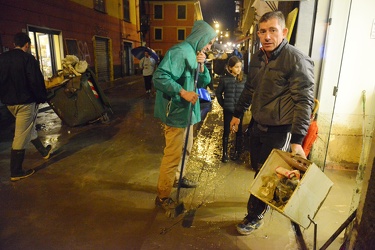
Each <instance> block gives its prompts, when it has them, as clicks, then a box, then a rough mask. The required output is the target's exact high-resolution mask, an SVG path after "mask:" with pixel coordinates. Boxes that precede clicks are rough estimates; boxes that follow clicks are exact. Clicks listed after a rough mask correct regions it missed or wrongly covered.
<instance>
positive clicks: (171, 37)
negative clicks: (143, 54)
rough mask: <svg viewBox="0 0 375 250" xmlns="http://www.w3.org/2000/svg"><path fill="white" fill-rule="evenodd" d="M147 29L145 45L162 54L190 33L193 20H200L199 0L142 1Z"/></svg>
mask: <svg viewBox="0 0 375 250" xmlns="http://www.w3.org/2000/svg"><path fill="white" fill-rule="evenodd" d="M144 2H145V4H144V8H145V10H144V11H145V12H144V13H145V15H146V17H147V18H148V22H149V30H148V33H147V34H146V35H145V37H144V42H145V44H146V46H148V47H150V48H152V49H154V50H155V51H156V52H157V53H158V54H159V55H161V56H163V55H164V54H165V53H166V52H167V50H168V49H169V48H171V47H172V46H173V45H175V44H177V43H180V42H182V41H184V40H185V38H186V37H187V36H188V35H189V34H190V32H191V29H192V28H193V25H194V21H196V20H202V19H203V17H202V13H201V8H200V4H199V1H194V0H185V1H184V0H180V1H173V0H169V1H152V0H149V1H144Z"/></svg>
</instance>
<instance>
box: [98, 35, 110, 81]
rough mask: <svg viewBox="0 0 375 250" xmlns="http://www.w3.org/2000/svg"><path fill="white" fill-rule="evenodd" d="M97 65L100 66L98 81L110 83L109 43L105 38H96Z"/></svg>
mask: <svg viewBox="0 0 375 250" xmlns="http://www.w3.org/2000/svg"><path fill="white" fill-rule="evenodd" d="M95 52H96V63H97V65H98V67H97V69H98V81H99V82H108V81H109V74H110V71H109V65H110V64H109V42H108V39H105V38H99V37H97V38H96V48H95Z"/></svg>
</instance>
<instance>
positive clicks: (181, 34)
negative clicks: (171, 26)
mask: <svg viewBox="0 0 375 250" xmlns="http://www.w3.org/2000/svg"><path fill="white" fill-rule="evenodd" d="M177 40H179V41H183V40H185V30H184V29H178V30H177Z"/></svg>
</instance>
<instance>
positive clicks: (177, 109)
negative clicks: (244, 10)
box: [153, 21, 216, 128]
mask: <svg viewBox="0 0 375 250" xmlns="http://www.w3.org/2000/svg"><path fill="white" fill-rule="evenodd" d="M215 37H216V32H215V30H214V29H213V28H212V27H211V26H210V25H209V24H208V23H206V22H204V21H196V22H194V26H193V28H192V31H191V33H190V35H189V36H188V37H187V38H186V40H185V41H183V42H181V43H179V44H177V45H175V46H173V47H172V48H171V49H169V50H168V51H167V53H166V54H165V56H164V58H163V60H162V61H161V63H160V64H159V66H158V68H157V69H156V71H155V73H154V75H153V82H154V87H155V89H156V90H157V91H156V100H155V110H154V116H155V117H157V118H159V119H161V121H162V122H163V123H164V124H166V125H168V126H171V127H179V128H186V127H188V125H193V124H195V123H198V122H200V121H201V114H200V105H199V101H197V102H196V103H195V105H194V107H193V110H192V118H191V124H187V123H188V119H189V115H190V113H189V112H190V103H189V102H188V101H186V100H184V99H183V98H182V97H180V95H179V93H180V91H181V89H182V88H183V89H185V90H186V91H194V90H195V91H197V89H195V86H194V82H195V74H196V73H197V68H198V63H197V59H196V55H197V53H198V51H200V50H202V49H203V47H205V46H206V45H207V44H208V43H209V42H210V41H211V40H212V39H213V38H215ZM210 81H211V77H210V74H209V71H208V70H207V68H206V66H204V72H199V71H198V81H197V86H196V87H197V88H201V87H205V86H207V85H208V84H209V83H210Z"/></svg>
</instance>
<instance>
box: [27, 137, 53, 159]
mask: <svg viewBox="0 0 375 250" xmlns="http://www.w3.org/2000/svg"><path fill="white" fill-rule="evenodd" d="M31 143H32V144H33V145H34V146H35V148H36V149H37V150H38V151H39V153H40V154H41V155H42V156H43V158H44V159H48V158H49V157H50V155H51V150H52V146H51V145H47V147H44V146H43V144H42V142H41V141H40V139H39V138H36V139H34V140H31Z"/></svg>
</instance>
